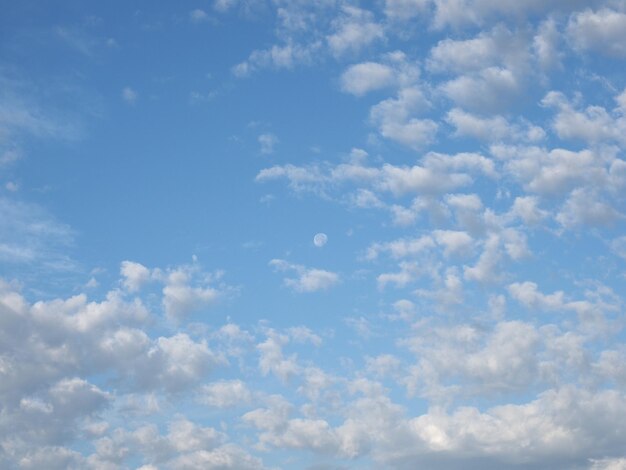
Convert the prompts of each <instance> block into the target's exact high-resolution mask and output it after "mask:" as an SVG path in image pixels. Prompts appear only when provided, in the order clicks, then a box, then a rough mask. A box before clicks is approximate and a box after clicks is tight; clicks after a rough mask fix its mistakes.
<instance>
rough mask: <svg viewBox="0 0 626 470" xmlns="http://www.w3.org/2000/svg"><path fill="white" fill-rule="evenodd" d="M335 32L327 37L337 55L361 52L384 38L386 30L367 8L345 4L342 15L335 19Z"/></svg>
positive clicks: (332, 50)
mask: <svg viewBox="0 0 626 470" xmlns="http://www.w3.org/2000/svg"><path fill="white" fill-rule="evenodd" d="M332 26H333V30H334V31H333V33H332V34H330V35H329V36H328V37H327V38H326V39H327V41H328V46H329V48H330V51H331V53H332V54H333V55H335V56H342V55H344V54H346V53H348V52H359V51H360V50H361V49H362V48H364V47H366V46H368V45H369V44H371V43H372V42H374V41H376V40H381V39H383V38H384V30H383V27H382V26H381V25H379V24H378V23H376V22H375V21H374V15H372V13H371V12H369V11H367V10H363V9H361V8H357V7H354V6H348V5H344V6H343V7H342V15H341V16H339V17H338V18H336V19H335V20H334V21H333V25H332Z"/></svg>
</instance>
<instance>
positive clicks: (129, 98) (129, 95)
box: [122, 86, 139, 104]
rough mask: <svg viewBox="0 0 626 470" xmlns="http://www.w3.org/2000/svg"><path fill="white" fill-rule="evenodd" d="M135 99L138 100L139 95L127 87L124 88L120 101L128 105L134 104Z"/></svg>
mask: <svg viewBox="0 0 626 470" xmlns="http://www.w3.org/2000/svg"><path fill="white" fill-rule="evenodd" d="M137 98H139V95H138V94H137V92H136V91H135V90H133V89H132V88H131V87H128V86H127V87H124V89H123V90H122V99H123V100H124V101H126V102H127V103H128V104H135V102H136V101H137Z"/></svg>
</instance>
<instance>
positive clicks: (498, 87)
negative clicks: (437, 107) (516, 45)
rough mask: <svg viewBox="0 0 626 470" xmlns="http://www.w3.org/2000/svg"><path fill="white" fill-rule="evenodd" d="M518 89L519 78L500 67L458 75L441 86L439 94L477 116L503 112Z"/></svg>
mask: <svg viewBox="0 0 626 470" xmlns="http://www.w3.org/2000/svg"><path fill="white" fill-rule="evenodd" d="M521 89H522V84H521V83H520V80H519V78H518V77H517V76H516V75H515V74H514V73H513V72H512V71H511V70H509V69H507V68H501V67H488V68H485V69H483V70H481V71H480V72H478V73H476V74H471V75H470V74H468V75H461V76H459V77H458V78H455V79H453V80H450V81H448V82H446V83H444V84H443V85H442V86H441V90H442V91H443V93H444V94H445V95H446V96H447V97H448V98H450V99H451V100H452V101H454V102H455V103H456V104H457V105H459V106H462V107H464V108H466V109H469V110H471V111H476V112H479V113H480V112H483V113H492V112H499V111H502V110H504V109H506V108H507V107H508V106H510V105H511V104H512V102H514V100H515V99H517V98H518V97H519V95H520V92H521Z"/></svg>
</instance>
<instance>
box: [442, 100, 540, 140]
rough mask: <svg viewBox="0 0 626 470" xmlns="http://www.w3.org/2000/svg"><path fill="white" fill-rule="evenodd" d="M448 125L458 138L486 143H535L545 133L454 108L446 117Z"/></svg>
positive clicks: (502, 118) (525, 125)
mask: <svg viewBox="0 0 626 470" xmlns="http://www.w3.org/2000/svg"><path fill="white" fill-rule="evenodd" d="M446 121H447V122H448V124H450V125H452V126H454V128H455V133H454V134H455V135H456V136H458V137H474V138H476V139H479V140H484V141H487V142H498V141H507V140H516V141H527V142H537V141H540V140H542V139H544V138H545V136H546V133H545V131H544V130H543V129H542V128H540V127H538V126H534V125H532V124H529V123H524V124H523V125H518V124H512V123H510V122H509V121H507V119H505V118H504V117H502V116H494V117H481V116H478V115H475V114H471V113H468V112H466V111H463V110H462V109H459V108H454V109H452V110H450V111H449V112H448V114H447V115H446Z"/></svg>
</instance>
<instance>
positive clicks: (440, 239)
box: [433, 230, 474, 256]
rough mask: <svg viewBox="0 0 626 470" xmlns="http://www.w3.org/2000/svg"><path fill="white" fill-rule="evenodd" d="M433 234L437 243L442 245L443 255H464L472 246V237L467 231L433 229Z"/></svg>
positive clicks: (469, 251) (470, 250)
mask: <svg viewBox="0 0 626 470" xmlns="http://www.w3.org/2000/svg"><path fill="white" fill-rule="evenodd" d="M433 236H434V238H435V240H436V241H437V244H439V245H442V246H443V247H444V255H445V256H466V255H468V254H469V253H471V252H472V249H473V247H474V239H473V238H472V237H471V236H470V235H469V234H468V233H467V232H463V231H458V230H435V231H434V232H433Z"/></svg>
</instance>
